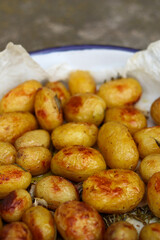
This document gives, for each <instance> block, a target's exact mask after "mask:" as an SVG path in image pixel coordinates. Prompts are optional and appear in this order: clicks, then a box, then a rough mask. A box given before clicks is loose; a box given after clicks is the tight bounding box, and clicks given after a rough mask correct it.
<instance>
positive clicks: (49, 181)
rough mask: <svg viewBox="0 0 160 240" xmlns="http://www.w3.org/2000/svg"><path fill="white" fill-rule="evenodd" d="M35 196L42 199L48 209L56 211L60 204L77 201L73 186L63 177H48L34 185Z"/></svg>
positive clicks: (77, 196) (76, 193) (77, 197)
mask: <svg viewBox="0 0 160 240" xmlns="http://www.w3.org/2000/svg"><path fill="white" fill-rule="evenodd" d="M35 195H36V196H37V197H38V198H43V199H45V200H46V202H47V203H48V206H49V208H51V209H56V208H57V207H58V206H59V205H60V204H62V203H64V202H67V201H71V200H79V195H78V192H77V190H76V188H75V187H74V185H73V184H72V183H71V182H69V181H67V180H66V179H65V178H63V177H59V176H48V177H45V178H43V179H42V180H40V181H39V182H38V183H37V184H36V189H35Z"/></svg>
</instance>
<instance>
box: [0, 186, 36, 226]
mask: <svg viewBox="0 0 160 240" xmlns="http://www.w3.org/2000/svg"><path fill="white" fill-rule="evenodd" d="M31 206H32V198H31V195H30V194H29V193H28V192H27V191H26V190H24V189H17V190H15V191H12V192H10V193H9V194H8V195H7V196H6V197H5V198H4V199H3V200H2V202H1V203H0V215H1V217H2V218H3V219H4V220H5V221H6V222H15V221H19V220H20V219H21V217H22V215H23V213H24V212H25V211H26V210H27V209H28V208H30V207H31Z"/></svg>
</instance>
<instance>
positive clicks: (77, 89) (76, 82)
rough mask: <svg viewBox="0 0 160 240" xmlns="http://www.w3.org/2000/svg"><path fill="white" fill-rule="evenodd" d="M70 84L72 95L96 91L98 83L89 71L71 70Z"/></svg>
mask: <svg viewBox="0 0 160 240" xmlns="http://www.w3.org/2000/svg"><path fill="white" fill-rule="evenodd" d="M68 84H69V90H70V92H71V94H72V95H74V94H77V93H86V92H88V93H95V92H96V83H95V81H94V79H93V77H92V76H91V74H90V73H89V72H88V71H81V70H77V71H74V72H71V73H70V76H69V82H68Z"/></svg>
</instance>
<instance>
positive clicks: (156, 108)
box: [150, 97, 160, 125]
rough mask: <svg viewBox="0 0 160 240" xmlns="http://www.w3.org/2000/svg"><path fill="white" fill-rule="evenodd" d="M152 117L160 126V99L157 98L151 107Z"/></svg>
mask: <svg viewBox="0 0 160 240" xmlns="http://www.w3.org/2000/svg"><path fill="white" fill-rule="evenodd" d="M150 114H151V117H152V118H153V120H154V122H155V123H156V124H157V125H160V97H159V98H157V99H156V100H155V101H154V102H153V103H152V105H151V109H150Z"/></svg>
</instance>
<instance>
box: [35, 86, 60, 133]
mask: <svg viewBox="0 0 160 240" xmlns="http://www.w3.org/2000/svg"><path fill="white" fill-rule="evenodd" d="M35 114H36V117H37V119H38V122H39V124H40V126H41V127H42V128H43V129H45V130H48V131H52V130H53V129H54V128H56V127H58V126H59V125H61V124H62V122H63V116H62V109H61V104H60V102H59V100H58V98H57V96H55V94H54V93H53V91H52V90H51V89H49V88H46V87H44V88H41V89H39V90H38V91H37V93H36V96H35Z"/></svg>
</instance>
